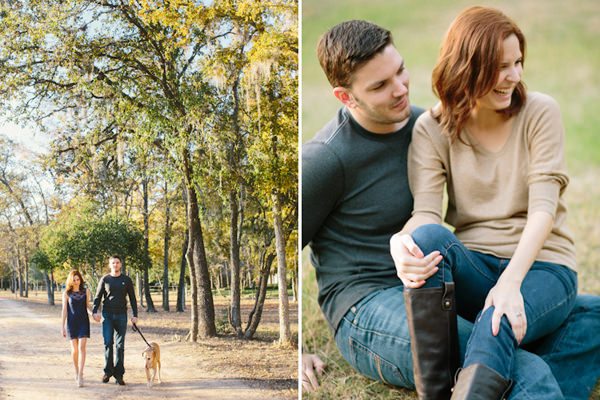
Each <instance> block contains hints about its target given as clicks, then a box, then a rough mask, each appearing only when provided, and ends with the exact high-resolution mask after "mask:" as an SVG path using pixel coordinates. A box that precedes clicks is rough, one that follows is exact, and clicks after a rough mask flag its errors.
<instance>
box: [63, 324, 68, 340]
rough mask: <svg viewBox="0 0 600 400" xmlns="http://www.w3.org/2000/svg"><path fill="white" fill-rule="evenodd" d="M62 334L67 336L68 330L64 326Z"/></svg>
mask: <svg viewBox="0 0 600 400" xmlns="http://www.w3.org/2000/svg"><path fill="white" fill-rule="evenodd" d="M62 335H63V337H64V338H66V337H67V330H66V329H65V327H64V326H63V327H62Z"/></svg>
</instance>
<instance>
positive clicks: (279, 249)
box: [271, 190, 292, 346]
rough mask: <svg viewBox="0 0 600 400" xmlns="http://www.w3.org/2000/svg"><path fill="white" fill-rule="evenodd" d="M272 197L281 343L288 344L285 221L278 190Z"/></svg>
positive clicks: (289, 333)
mask: <svg viewBox="0 0 600 400" xmlns="http://www.w3.org/2000/svg"><path fill="white" fill-rule="evenodd" d="M271 199H272V201H273V226H274V230H275V249H276V253H277V278H278V281H279V344H281V345H283V346H287V345H290V344H291V343H292V334H291V331H290V312H289V304H288V303H289V302H288V295H287V279H286V273H287V265H286V260H285V236H284V232H283V221H282V219H281V203H280V199H279V193H278V192H277V190H274V191H273V193H272V195H271Z"/></svg>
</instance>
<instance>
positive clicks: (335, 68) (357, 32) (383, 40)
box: [317, 20, 392, 88]
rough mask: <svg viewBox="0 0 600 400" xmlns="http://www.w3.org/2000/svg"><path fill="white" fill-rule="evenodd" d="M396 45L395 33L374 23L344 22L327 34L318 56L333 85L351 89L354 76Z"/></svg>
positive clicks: (318, 47) (320, 44)
mask: <svg viewBox="0 0 600 400" xmlns="http://www.w3.org/2000/svg"><path fill="white" fill-rule="evenodd" d="M391 43H392V33H391V32H390V31H388V30H387V29H383V28H382V27H380V26H379V25H376V24H374V23H372V22H367V21H361V20H353V21H346V22H342V23H341V24H338V25H336V26H334V27H333V28H331V29H329V30H328V31H327V32H325V33H324V34H323V35H322V36H321V39H319V44H318V45H317V56H318V57H319V63H320V64H321V68H323V71H325V75H327V79H328V80H329V83H331V86H333V87H334V88H335V87H350V86H351V85H352V74H353V73H354V72H355V71H356V70H357V69H358V68H359V67H360V66H362V65H363V64H365V63H367V62H368V61H369V60H371V59H372V58H373V57H374V56H375V55H377V54H378V53H379V52H381V51H383V49H384V48H385V47H386V46H387V45H389V44H391Z"/></svg>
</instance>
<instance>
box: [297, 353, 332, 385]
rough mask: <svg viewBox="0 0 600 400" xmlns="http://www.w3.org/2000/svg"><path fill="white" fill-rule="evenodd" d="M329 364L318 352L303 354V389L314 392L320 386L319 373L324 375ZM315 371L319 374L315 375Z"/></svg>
mask: <svg viewBox="0 0 600 400" xmlns="http://www.w3.org/2000/svg"><path fill="white" fill-rule="evenodd" d="M325 368H327V365H325V363H324V362H323V361H322V360H321V359H320V358H319V356H317V355H316V354H302V391H303V392H312V391H313V390H316V389H318V388H319V380H318V379H317V375H318V376H321V375H323V371H324V370H325ZM315 371H316V372H317V375H315Z"/></svg>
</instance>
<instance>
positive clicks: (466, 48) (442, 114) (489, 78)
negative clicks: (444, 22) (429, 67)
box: [431, 6, 526, 141]
mask: <svg viewBox="0 0 600 400" xmlns="http://www.w3.org/2000/svg"><path fill="white" fill-rule="evenodd" d="M511 34H515V36H516V37H517V39H518V40H519V48H520V50H521V54H522V55H523V58H522V60H524V59H525V36H524V35H523V33H522V32H521V30H520V29H519V27H518V26H517V24H516V23H515V22H514V21H513V20H511V19H510V18H508V17H507V16H506V15H504V14H503V13H502V12H501V11H499V10H496V9H494V8H489V7H481V6H473V7H468V8H466V9H465V10H463V11H462V12H461V13H460V14H459V15H458V17H456V19H455V20H454V22H452V24H451V25H450V28H449V29H448V32H447V33H446V37H445V38H444V41H443V42H442V46H441V48H440V55H439V57H438V61H437V63H436V65H435V68H434V69H433V73H432V77H431V82H432V89H433V92H434V93H435V95H436V96H437V97H438V98H439V99H440V101H441V103H442V107H441V109H440V110H439V111H437V110H436V113H435V114H434V117H435V118H436V119H437V121H438V122H439V123H440V125H441V126H442V127H443V132H445V133H446V134H447V135H448V136H449V137H450V138H452V139H455V138H458V139H459V140H461V137H460V132H461V131H462V129H463V128H464V126H465V124H466V123H467V121H468V119H469V117H470V116H471V111H472V110H473V108H474V107H475V100H477V99H479V98H481V97H483V96H485V95H486V94H488V93H489V92H490V91H491V90H492V89H493V88H494V87H495V86H496V81H497V80H498V76H499V74H500V68H501V62H502V57H503V54H502V43H503V41H504V39H506V38H507V37H508V36H510V35H511ZM525 96H526V89H525V85H524V84H523V83H522V82H519V83H518V84H517V87H516V88H515V90H514V92H513V94H512V98H511V103H510V106H509V107H508V108H506V109H504V110H499V111H498V112H499V113H501V114H503V115H505V117H506V118H510V117H511V116H513V115H515V114H517V113H518V112H519V110H520V109H521V107H522V106H523V104H524V103H525ZM461 141H462V140H461Z"/></svg>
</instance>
